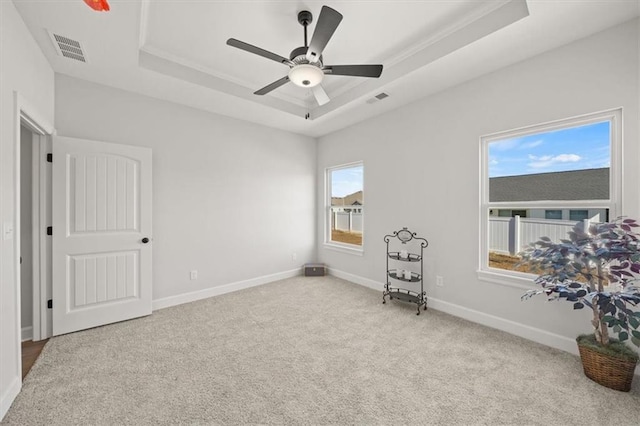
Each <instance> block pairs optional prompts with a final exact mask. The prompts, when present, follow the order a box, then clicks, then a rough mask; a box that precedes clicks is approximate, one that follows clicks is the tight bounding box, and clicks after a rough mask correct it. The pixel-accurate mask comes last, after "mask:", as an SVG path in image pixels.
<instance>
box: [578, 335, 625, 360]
mask: <svg viewBox="0 0 640 426" xmlns="http://www.w3.org/2000/svg"><path fill="white" fill-rule="evenodd" d="M576 341H577V342H578V344H579V345H582V346H587V347H589V348H591V349H593V350H594V351H597V352H600V353H601V354H605V355H609V356H612V357H615V358H622V359H625V360H628V361H633V362H638V353H636V352H635V351H634V350H633V349H631V348H630V347H628V346H627V345H625V344H624V343H623V342H619V341H618V340H616V339H609V344H608V345H607V346H602V345H601V344H600V343H598V342H597V341H596V336H595V335H593V334H582V335H580V336H578V338H577V339H576Z"/></svg>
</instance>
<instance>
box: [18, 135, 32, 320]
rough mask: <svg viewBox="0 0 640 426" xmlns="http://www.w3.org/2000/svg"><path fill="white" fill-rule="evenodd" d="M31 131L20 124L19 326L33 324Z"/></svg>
mask: <svg viewBox="0 0 640 426" xmlns="http://www.w3.org/2000/svg"><path fill="white" fill-rule="evenodd" d="M32 139H33V133H31V131H30V130H29V129H27V128H26V127H24V126H20V256H21V257H22V263H21V264H20V317H21V320H20V327H22V328H23V329H24V328H28V327H31V326H32V325H33V254H32V252H33V242H32V238H33V229H32V222H33V220H32V216H31V215H32V209H31V205H32V199H31V197H32V193H33V191H32V188H31V174H32V172H33V167H32V165H31V163H32V161H33V159H32V152H33V142H32Z"/></svg>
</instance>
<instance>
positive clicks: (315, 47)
mask: <svg viewBox="0 0 640 426" xmlns="http://www.w3.org/2000/svg"><path fill="white" fill-rule="evenodd" d="M340 21H342V15H341V14H340V13H339V12H337V11H335V10H333V9H331V8H330V7H328V6H322V10H321V11H320V17H319V18H318V23H317V24H316V29H315V30H314V31H313V37H311V43H309V50H307V60H308V61H309V62H317V61H318V60H319V59H320V55H322V51H323V50H324V48H325V46H326V45H327V43H328V42H329V39H330V38H331V36H333V33H334V32H335V31H336V28H338V24H340Z"/></svg>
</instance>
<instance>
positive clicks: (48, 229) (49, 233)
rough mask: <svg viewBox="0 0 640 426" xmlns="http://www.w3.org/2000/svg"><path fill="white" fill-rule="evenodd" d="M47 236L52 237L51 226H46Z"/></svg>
mask: <svg viewBox="0 0 640 426" xmlns="http://www.w3.org/2000/svg"><path fill="white" fill-rule="evenodd" d="M47 235H53V226H47Z"/></svg>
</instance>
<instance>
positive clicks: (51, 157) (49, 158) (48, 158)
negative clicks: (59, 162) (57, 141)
mask: <svg viewBox="0 0 640 426" xmlns="http://www.w3.org/2000/svg"><path fill="white" fill-rule="evenodd" d="M47 163H53V154H52V153H51V152H50V153H48V154H47Z"/></svg>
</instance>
